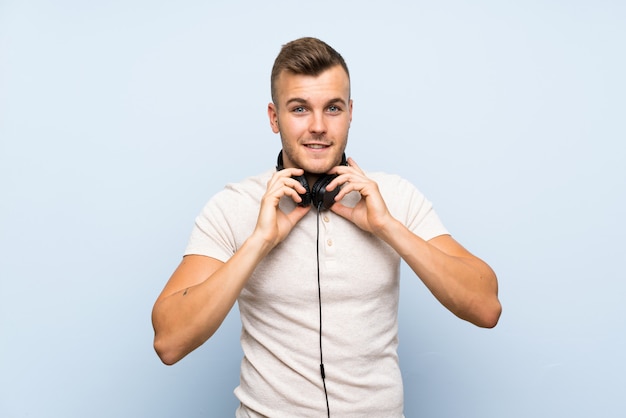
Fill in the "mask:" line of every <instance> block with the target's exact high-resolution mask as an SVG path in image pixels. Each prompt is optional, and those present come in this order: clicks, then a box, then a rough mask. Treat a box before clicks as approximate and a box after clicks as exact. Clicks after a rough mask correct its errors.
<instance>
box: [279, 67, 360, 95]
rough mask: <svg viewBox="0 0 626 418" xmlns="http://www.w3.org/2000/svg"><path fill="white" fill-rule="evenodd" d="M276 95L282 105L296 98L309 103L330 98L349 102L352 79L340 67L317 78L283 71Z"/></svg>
mask: <svg viewBox="0 0 626 418" xmlns="http://www.w3.org/2000/svg"><path fill="white" fill-rule="evenodd" d="M276 93H277V100H278V102H280V103H284V102H287V101H288V100H290V99H292V98H294V97H298V98H300V99H303V100H307V101H313V100H327V99H329V98H330V97H332V98H333V99H334V98H341V99H343V100H346V101H348V99H349V97H350V79H349V77H348V74H346V72H345V70H344V69H343V68H342V67H341V66H340V65H336V66H334V67H331V68H329V69H328V70H325V71H323V72H321V73H320V74H318V75H315V76H312V75H303V74H294V73H292V72H289V71H283V72H281V73H280V75H279V76H278V78H277V80H276Z"/></svg>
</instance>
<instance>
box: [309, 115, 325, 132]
mask: <svg viewBox="0 0 626 418" xmlns="http://www.w3.org/2000/svg"><path fill="white" fill-rule="evenodd" d="M309 132H310V133H311V134H314V135H323V134H325V133H326V120H325V118H324V113H323V112H315V113H313V115H312V116H311V123H310V125H309Z"/></svg>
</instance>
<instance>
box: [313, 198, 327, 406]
mask: <svg viewBox="0 0 626 418" xmlns="http://www.w3.org/2000/svg"><path fill="white" fill-rule="evenodd" d="M321 208H322V202H319V203H318V205H317V238H316V242H317V297H318V301H319V308H320V373H321V375H322V384H323V386H324V396H325V397H326V412H327V414H328V418H330V406H329V405H328V391H327V390H326V372H325V371H324V357H323V355H322V286H321V284H320V217H321Z"/></svg>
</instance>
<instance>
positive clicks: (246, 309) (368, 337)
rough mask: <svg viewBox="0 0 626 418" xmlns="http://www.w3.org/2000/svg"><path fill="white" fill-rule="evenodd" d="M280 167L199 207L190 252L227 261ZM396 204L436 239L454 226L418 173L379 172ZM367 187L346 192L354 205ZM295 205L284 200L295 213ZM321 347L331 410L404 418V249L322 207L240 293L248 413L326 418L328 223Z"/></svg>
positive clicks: (404, 217) (389, 200)
mask: <svg viewBox="0 0 626 418" xmlns="http://www.w3.org/2000/svg"><path fill="white" fill-rule="evenodd" d="M272 174H273V171H268V172H266V173H264V174H261V175H259V176H255V177H250V178H248V179H246V180H244V181H242V182H240V183H237V184H229V185H227V186H226V188H225V189H224V190H222V191H221V192H220V193H218V194H217V195H215V196H214V197H213V198H212V199H211V200H210V201H209V202H208V203H207V205H206V206H205V207H204V209H203V211H202V213H201V214H200V215H199V216H198V217H197V219H196V224H195V227H194V229H193V231H192V234H191V238H190V241H189V244H188V247H187V249H186V252H185V254H200V255H206V256H210V257H213V258H216V259H218V260H221V261H224V262H225V261H227V260H228V259H229V258H230V257H231V256H232V255H233V254H234V253H235V252H236V251H237V249H238V248H240V247H241V245H242V244H243V242H244V241H245V240H246V239H247V238H248V237H249V236H250V234H251V233H252V231H253V230H254V227H255V225H256V221H257V217H258V211H259V205H260V201H261V197H262V196H263V195H264V193H265V190H266V187H267V182H268V180H269V179H270V177H271V175H272ZM367 175H368V177H370V178H371V179H372V180H374V181H376V182H377V183H378V186H379V189H380V191H381V194H382V196H383V198H384V199H385V202H386V204H387V207H388V208H389V211H390V212H391V214H392V215H393V216H394V217H395V218H396V219H398V220H400V221H401V222H402V223H403V224H404V225H406V226H407V227H408V228H409V229H410V230H411V231H413V232H414V233H415V234H416V235H418V236H420V237H421V238H423V239H424V240H429V239H431V238H434V237H436V236H439V235H443V234H447V233H448V232H447V231H446V229H445V228H444V226H443V225H442V224H441V222H440V220H439V218H438V217H437V215H436V214H435V212H434V211H433V209H432V205H431V203H430V202H429V201H428V200H426V199H425V197H424V196H423V195H422V194H421V193H420V192H419V191H418V190H417V189H416V188H415V187H413V186H412V185H411V184H410V183H409V182H407V181H406V180H404V179H402V178H400V177H398V176H395V175H389V174H384V173H368V174H367ZM359 198H360V195H359V194H358V193H356V192H353V193H350V194H349V195H348V196H346V197H345V198H344V200H343V201H342V203H343V204H345V205H347V206H353V205H354V204H355V203H356V202H357V201H358V199H359ZM294 207H295V204H294V203H293V201H292V200H291V199H289V198H283V199H282V200H281V202H280V208H281V209H282V210H284V211H285V212H289V211H291V210H292V209H293V208H294ZM318 222H319V274H320V289H321V306H322V348H323V360H324V369H325V372H326V387H327V391H328V400H329V408H330V413H331V415H332V416H339V417H363V416H367V417H401V416H402V411H403V389H402V377H401V375H400V367H399V364H398V355H397V346H398V321H397V313H398V289H399V277H400V274H399V273H400V257H399V255H398V254H397V253H396V252H395V251H393V250H392V249H391V247H389V246H388V245H387V244H386V243H384V242H383V241H381V240H380V239H378V238H376V237H375V236H373V235H372V234H370V233H367V232H364V231H362V230H360V229H359V228H358V227H356V226H355V225H354V224H352V223H351V222H349V221H347V220H345V219H343V218H342V217H340V216H338V215H336V214H334V213H333V212H331V211H324V212H322V213H321V214H319V219H318V212H317V211H316V210H315V209H312V210H311V211H310V212H309V213H308V214H307V215H306V216H305V217H304V218H303V219H302V220H301V221H300V222H299V223H298V224H297V225H296V226H295V227H294V229H293V230H292V231H291V233H290V234H289V236H288V237H287V238H286V239H285V240H284V241H283V242H282V243H280V244H279V245H278V246H276V247H275V248H274V249H273V250H272V251H271V252H270V253H269V254H268V255H267V257H265V259H264V260H263V261H262V262H261V263H260V264H259V265H258V267H257V268H256V269H255V271H254V273H253V275H252V276H251V277H250V279H249V281H248V283H247V284H246V286H245V287H244V289H243V291H242V292H241V294H240V296H239V299H238V305H239V310H240V313H241V322H242V333H241V344H242V348H243V353H244V358H243V360H242V363H241V377H240V385H239V386H238V387H237V388H236V389H235V394H236V396H237V397H238V398H239V400H240V401H241V406H240V407H239V409H238V410H237V416H238V417H259V416H271V417H321V416H325V415H326V400H325V396H324V389H323V384H322V378H321V374H320V340H319V338H320V318H319V315H320V312H319V309H320V308H319V300H318V282H317V277H318V276H317V275H318V261H317V255H316V254H317V243H318V240H317V231H318Z"/></svg>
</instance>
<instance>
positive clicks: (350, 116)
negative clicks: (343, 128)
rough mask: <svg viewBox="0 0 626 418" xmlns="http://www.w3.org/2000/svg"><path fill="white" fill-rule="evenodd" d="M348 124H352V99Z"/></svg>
mask: <svg viewBox="0 0 626 418" xmlns="http://www.w3.org/2000/svg"><path fill="white" fill-rule="evenodd" d="M349 107H350V123H352V99H350V105H349Z"/></svg>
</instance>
